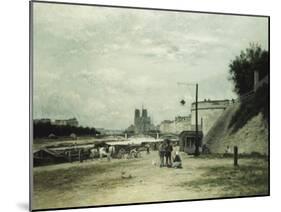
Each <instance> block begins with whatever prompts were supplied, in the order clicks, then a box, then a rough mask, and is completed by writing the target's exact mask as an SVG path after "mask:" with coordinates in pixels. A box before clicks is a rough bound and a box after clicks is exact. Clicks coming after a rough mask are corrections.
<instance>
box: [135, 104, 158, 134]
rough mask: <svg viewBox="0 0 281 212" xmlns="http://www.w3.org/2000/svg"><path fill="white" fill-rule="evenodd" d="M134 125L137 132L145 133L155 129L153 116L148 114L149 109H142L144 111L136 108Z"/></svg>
mask: <svg viewBox="0 0 281 212" xmlns="http://www.w3.org/2000/svg"><path fill="white" fill-rule="evenodd" d="M134 125H135V133H136V134H145V133H147V132H149V131H150V130H153V129H154V126H153V124H152V123H151V118H150V117H149V116H148V114H147V109H142V113H141V112H140V110H139V109H135V117H134Z"/></svg>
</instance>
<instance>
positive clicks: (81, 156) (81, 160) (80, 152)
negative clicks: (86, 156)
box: [78, 149, 83, 163]
mask: <svg viewBox="0 0 281 212" xmlns="http://www.w3.org/2000/svg"><path fill="white" fill-rule="evenodd" d="M78 154H79V161H80V163H82V162H83V155H82V151H81V149H79V152H78Z"/></svg>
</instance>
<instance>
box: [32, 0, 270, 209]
mask: <svg viewBox="0 0 281 212" xmlns="http://www.w3.org/2000/svg"><path fill="white" fill-rule="evenodd" d="M33 3H43V4H64V5H79V6H95V7H103V8H105V7H108V8H120V9H137V10H153V11H167V12H187V13H201V14H214V15H230V16H248V17H260V18H267V21H268V61H269V63H268V68H269V72H268V81H269V82H268V85H269V86H268V114H269V116H268V193H267V194H265V195H249V196H233V197H217V198H202V199H186V200H184V199H183V200H170V201H156V202H137V203H126V204H109V205H93V206H79V207H64V208H43V209H32V197H33V153H32V145H33ZM268 196H270V16H269V15H253V14H238V13H223V12H210V11H194V10H177V9H163V8H146V7H132V6H118V5H102V4H86V3H72V2H56V1H54V2H53V1H40V0H30V1H29V211H53V210H68V209H86V208H99V207H113V206H131V205H148V204H159V203H162V204H163V203H179V202H191V201H192V202H195V201H206V200H223V199H239V198H255V197H268Z"/></svg>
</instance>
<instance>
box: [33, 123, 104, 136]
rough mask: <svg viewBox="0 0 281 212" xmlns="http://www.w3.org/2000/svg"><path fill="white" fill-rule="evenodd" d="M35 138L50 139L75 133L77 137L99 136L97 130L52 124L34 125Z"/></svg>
mask: <svg viewBox="0 0 281 212" xmlns="http://www.w3.org/2000/svg"><path fill="white" fill-rule="evenodd" d="M33 131H34V138H44V137H48V136H49V135H50V134H54V135H55V136H70V134H71V133H75V134H76V135H77V136H86V135H87V136H95V135H96V134H99V132H98V131H96V129H95V128H90V127H75V126H68V125H67V126H59V125H52V124H50V123H33Z"/></svg>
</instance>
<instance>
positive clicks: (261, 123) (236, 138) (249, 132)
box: [204, 99, 268, 155]
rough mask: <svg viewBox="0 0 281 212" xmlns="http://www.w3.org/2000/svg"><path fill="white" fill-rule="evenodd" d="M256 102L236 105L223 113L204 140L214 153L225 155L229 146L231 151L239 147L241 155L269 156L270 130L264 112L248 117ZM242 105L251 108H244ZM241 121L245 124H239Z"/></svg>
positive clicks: (257, 112)
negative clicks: (258, 154) (256, 153)
mask: <svg viewBox="0 0 281 212" xmlns="http://www.w3.org/2000/svg"><path fill="white" fill-rule="evenodd" d="M254 100H255V99H252V100H250V103H248V102H247V103H235V104H233V105H231V106H229V107H228V108H227V109H226V110H225V111H224V112H223V113H222V115H221V116H220V117H219V119H218V120H217V121H216V122H215V124H214V125H213V127H212V128H211V129H210V131H209V133H208V134H207V135H206V136H205V138H204V143H205V144H207V146H208V147H209V149H210V151H211V152H212V153H224V152H225V149H226V147H227V146H229V147H230V148H231V150H233V146H238V149H239V153H253V152H258V153H261V154H266V155H267V154H268V128H267V124H266V121H265V118H264V115H263V113H262V112H263V111H262V110H261V111H260V112H259V111H255V114H252V115H251V116H247V115H248V114H249V113H250V112H248V110H250V111H251V109H252V108H251V104H252V105H255V102H254ZM253 103H254V104H253ZM242 104H246V105H247V106H248V105H250V107H246V108H245V106H244V107H242ZM254 107H255V106H254ZM249 108H250V109H249ZM241 111H242V112H241ZM242 116H243V117H242ZM237 117H238V118H237ZM241 120H243V124H241V123H239V122H241ZM237 125H239V127H237Z"/></svg>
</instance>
